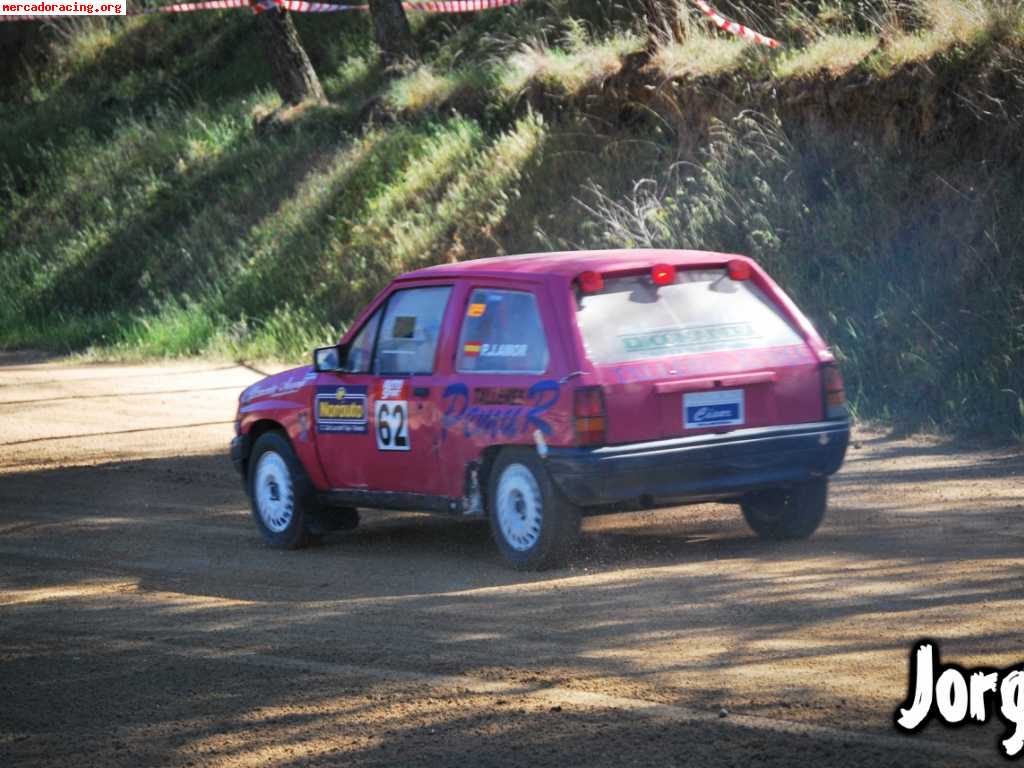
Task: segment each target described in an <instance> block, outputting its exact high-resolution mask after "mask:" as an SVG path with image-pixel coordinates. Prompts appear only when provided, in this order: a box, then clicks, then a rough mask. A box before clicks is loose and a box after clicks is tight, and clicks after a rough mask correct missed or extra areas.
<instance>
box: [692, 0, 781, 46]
mask: <svg viewBox="0 0 1024 768" xmlns="http://www.w3.org/2000/svg"><path fill="white" fill-rule="evenodd" d="M693 3H694V5H696V6H697V7H698V8H700V10H701V11H703V13H704V15H705V16H707V17H708V18H709V19H711V21H713V22H714V23H715V26H716V27H718V28H719V29H724V30H725V31H726V32H728V33H729V34H731V35H736V37H742V38H744V39H746V40H750V41H751V42H754V43H759V44H761V45H766V46H768V47H769V48H778V47H779V41H778V40H776V39H775V38H772V37H768V36H766V35H762V34H761V33H760V32H755V31H754V30H752V29H751V28H750V27H744V26H743V25H742V24H739V23H738V22H735V21H729V19H727V18H725V16H723V15H722V14H720V13H719V12H718V11H716V10H715V9H714V8H712V7H711V6H710V5H708V4H707V3H705V2H704V0H693Z"/></svg>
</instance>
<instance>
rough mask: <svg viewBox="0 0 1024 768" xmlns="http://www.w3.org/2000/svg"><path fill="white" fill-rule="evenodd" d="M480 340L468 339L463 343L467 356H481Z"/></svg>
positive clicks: (463, 352)
mask: <svg viewBox="0 0 1024 768" xmlns="http://www.w3.org/2000/svg"><path fill="white" fill-rule="evenodd" d="M480 346H481V345H480V342H479V341H467V342H466V343H465V344H463V345H462V354H464V355H465V356H466V357H479V356H480Z"/></svg>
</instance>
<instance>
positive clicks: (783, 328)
mask: <svg viewBox="0 0 1024 768" xmlns="http://www.w3.org/2000/svg"><path fill="white" fill-rule="evenodd" d="M576 322H577V323H578V324H579V327H580V332H581V334H582V336H583V344H584V347H585V348H586V353H587V357H588V358H589V359H590V361H591V362H593V363H597V364H608V363H625V362H630V361H632V360H651V359H656V358H661V357H674V356H678V355H690V354H697V353H700V352H719V351H723V350H730V349H753V348H764V347H781V346H788V345H792V344H800V343H802V342H803V339H802V338H801V337H800V334H799V333H797V332H796V330H794V329H793V328H792V327H791V326H790V325H789V323H788V322H787V321H786V319H785V318H784V317H783V316H782V314H781V313H780V312H779V311H778V309H776V308H775V307H774V306H773V305H772V303H771V302H770V301H769V300H768V299H767V298H765V296H764V294H762V293H761V291H760V289H758V287H757V286H756V285H754V284H753V283H751V282H750V281H749V280H743V281H737V280H730V279H729V277H728V275H727V274H726V271H725V270H724V269H708V270H685V271H684V270H680V271H679V272H678V273H677V274H676V282H675V283H674V284H672V285H664V286H661V287H656V286H655V285H654V283H653V281H652V280H651V277H650V275H636V276H631V277H614V278H606V279H605V281H604V288H603V290H601V291H599V292H597V293H589V294H584V295H582V296H581V297H580V299H579V301H578V303H577V312H576Z"/></svg>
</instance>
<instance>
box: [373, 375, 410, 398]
mask: <svg viewBox="0 0 1024 768" xmlns="http://www.w3.org/2000/svg"><path fill="white" fill-rule="evenodd" d="M405 390H406V379H384V380H383V381H380V382H378V384H377V399H378V400H405V399H406V394H405Z"/></svg>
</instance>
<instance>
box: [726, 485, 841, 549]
mask: <svg viewBox="0 0 1024 768" xmlns="http://www.w3.org/2000/svg"><path fill="white" fill-rule="evenodd" d="M827 507H828V479H827V478H824V477H822V478H817V479H815V480H809V481H807V482H805V483H800V484H799V485H795V486H793V487H791V488H771V489H769V490H766V491H758V492H756V493H751V494H748V495H747V496H745V497H744V498H743V499H742V501H741V502H740V508H741V509H742V510H743V517H744V519H745V520H746V521H747V525H749V526H750V527H751V528H752V529H753V531H754V533H756V534H757V535H758V536H760V537H761V538H762V539H773V540H780V539H806V538H808V537H809V536H810V535H811V534H812V533H814V532H815V531H816V530H817V529H818V526H819V525H821V521H822V520H824V519H825V510H826V508H827Z"/></svg>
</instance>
